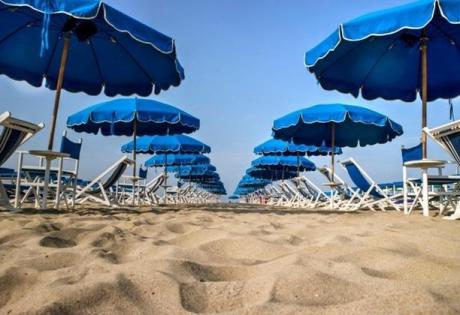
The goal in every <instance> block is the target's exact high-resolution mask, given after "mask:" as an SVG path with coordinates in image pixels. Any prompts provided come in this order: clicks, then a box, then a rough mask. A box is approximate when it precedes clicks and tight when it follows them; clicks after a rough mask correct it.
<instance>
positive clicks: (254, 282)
mask: <svg viewBox="0 0 460 315" xmlns="http://www.w3.org/2000/svg"><path fill="white" fill-rule="evenodd" d="M190 313H219V314H310V313H312V314H313V313H320V314H360V313H372V314H388V313H399V314H428V313H430V314H454V313H460V222H458V221H457V222H451V221H445V220H441V219H438V218H424V217H422V216H420V215H418V214H413V215H411V216H409V217H405V216H403V215H402V214H400V213H395V212H389V213H381V212H357V213H346V214H341V213H334V212H314V211H301V210H292V211H288V210H283V209H274V208H268V207H267V208H263V207H260V206H259V207H251V206H229V205H214V206H209V205H208V206H189V207H184V206H181V207H179V206H176V207H173V206H171V207H161V208H157V209H156V211H153V212H152V211H151V210H149V209H142V210H141V211H133V210H126V209H118V210H108V209H101V210H99V209H97V208H92V209H78V210H77V211H75V213H65V214H56V213H52V212H49V213H36V212H33V211H30V212H25V213H16V214H10V213H6V212H0V314H190Z"/></svg>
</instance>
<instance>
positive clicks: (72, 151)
mask: <svg viewBox="0 0 460 315" xmlns="http://www.w3.org/2000/svg"><path fill="white" fill-rule="evenodd" d="M81 147H82V139H79V141H78V142H73V141H71V140H70V139H69V138H68V137H67V132H66V131H64V133H63V136H62V140H61V147H60V150H59V151H57V152H56V153H59V154H60V155H59V156H58V155H57V154H56V159H55V160H56V162H57V165H56V164H54V165H53V164H51V163H50V162H51V161H48V160H45V157H43V156H40V155H39V156H36V155H33V154H31V153H30V152H25V151H19V152H18V177H17V181H18V183H20V186H21V189H18V190H17V192H16V195H15V204H16V205H17V206H18V207H20V206H22V205H23V204H24V202H27V201H29V197H33V198H34V200H33V201H34V202H35V206H36V207H37V208H39V207H41V208H42V209H44V208H46V207H47V205H48V201H49V200H48V199H54V205H53V206H54V208H55V209H59V207H60V202H61V201H64V202H65V204H66V207H67V209H69V208H70V207H69V204H70V205H71V207H73V206H74V205H75V199H74V198H75V193H76V186H77V183H78V171H79V167H80V152H81ZM29 156H30V157H32V158H34V157H35V158H38V162H37V163H36V164H35V163H33V164H27V165H25V164H24V160H25V159H26V158H27V157H29ZM47 172H48V174H47ZM24 188H25V189H24ZM45 188H46V193H45ZM20 192H24V193H23V195H22V196H21V195H20Z"/></svg>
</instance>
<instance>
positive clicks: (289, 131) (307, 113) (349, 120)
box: [272, 104, 403, 208]
mask: <svg viewBox="0 0 460 315" xmlns="http://www.w3.org/2000/svg"><path fill="white" fill-rule="evenodd" d="M272 130H273V136H274V137H275V138H277V139H282V140H285V141H292V142H294V143H296V144H307V145H317V146H320V145H326V146H330V147H332V148H335V147H336V146H338V147H356V146H358V145H360V146H366V145H372V144H377V143H386V142H388V141H391V140H393V139H394V138H396V137H397V136H400V135H402V134H403V128H402V126H401V125H399V124H397V123H395V122H394V121H392V120H391V119H390V118H388V117H387V116H385V115H382V114H380V113H377V112H375V111H372V110H370V109H367V108H363V107H359V106H352V105H343V104H325V105H316V106H312V107H309V108H305V109H302V110H299V111H295V112H293V113H290V114H288V115H286V116H284V117H281V118H279V119H277V120H275V122H274V123H273V128H272ZM334 159H335V154H334V150H332V154H331V173H332V175H331V179H332V181H331V183H329V185H330V186H331V188H332V189H334V187H335V186H336V185H337V183H335V182H333V180H334V178H335V177H334V173H335V161H334ZM331 208H334V199H333V198H331Z"/></svg>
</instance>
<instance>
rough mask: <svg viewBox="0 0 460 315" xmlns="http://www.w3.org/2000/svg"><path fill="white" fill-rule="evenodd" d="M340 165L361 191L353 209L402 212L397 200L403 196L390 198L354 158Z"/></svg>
mask: <svg viewBox="0 0 460 315" xmlns="http://www.w3.org/2000/svg"><path fill="white" fill-rule="evenodd" d="M339 163H340V165H341V166H342V167H343V168H344V169H345V171H346V172H347V173H348V175H349V177H350V179H351V180H352V182H353V183H354V184H355V185H356V187H357V189H358V190H359V194H358V195H356V196H355V198H357V199H358V200H357V202H356V203H355V204H354V205H352V206H351V208H352V209H361V208H369V209H370V210H375V208H376V207H377V208H379V209H380V210H382V211H385V210H386V209H387V208H393V209H395V210H397V211H400V207H399V206H398V205H397V204H396V200H397V199H401V198H402V194H397V195H394V196H391V197H390V196H388V195H387V194H386V193H385V192H384V191H383V189H382V188H380V187H379V185H378V184H377V183H376V182H375V181H374V180H373V179H372V178H371V177H370V176H369V175H368V174H367V173H366V172H365V171H364V169H363V168H362V167H361V166H360V165H359V164H358V163H357V162H356V161H355V160H354V159H353V158H349V159H347V160H345V161H340V162H339ZM353 201H354V200H353Z"/></svg>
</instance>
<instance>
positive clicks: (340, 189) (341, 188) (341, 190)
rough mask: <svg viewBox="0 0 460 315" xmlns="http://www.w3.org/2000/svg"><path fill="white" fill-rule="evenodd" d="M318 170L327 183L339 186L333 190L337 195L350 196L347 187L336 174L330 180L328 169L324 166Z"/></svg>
mask: <svg viewBox="0 0 460 315" xmlns="http://www.w3.org/2000/svg"><path fill="white" fill-rule="evenodd" d="M318 170H319V172H320V173H321V174H323V176H324V177H326V179H327V180H328V181H329V182H333V183H338V184H340V185H338V186H336V187H335V190H337V191H338V192H339V194H341V195H342V196H350V193H349V189H348V185H347V184H346V183H345V181H344V180H343V179H342V178H340V177H339V176H338V175H337V174H334V179H332V171H331V169H330V168H328V167H325V166H324V167H321V168H319V169H318Z"/></svg>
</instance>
